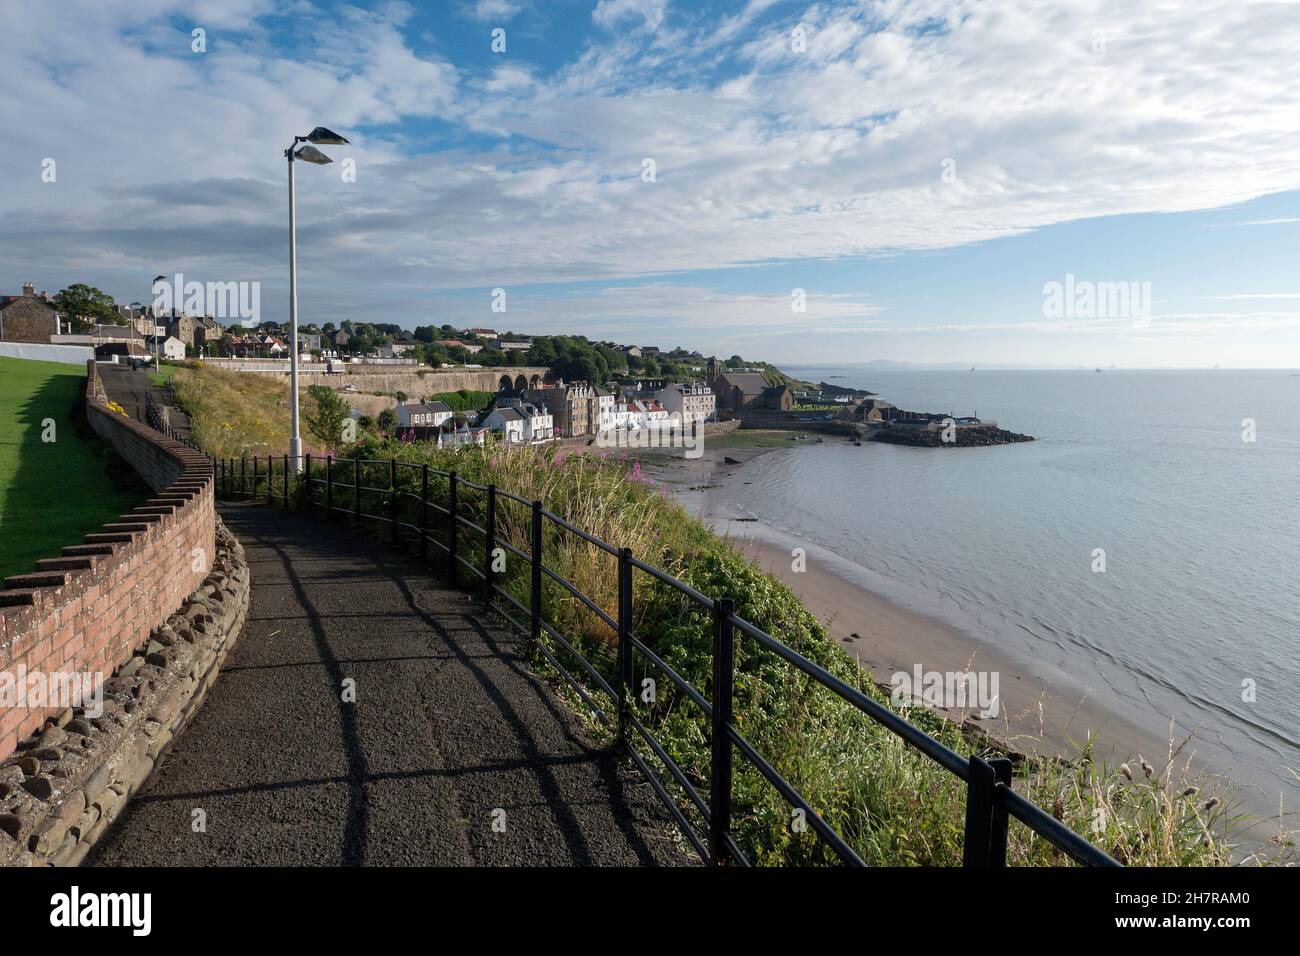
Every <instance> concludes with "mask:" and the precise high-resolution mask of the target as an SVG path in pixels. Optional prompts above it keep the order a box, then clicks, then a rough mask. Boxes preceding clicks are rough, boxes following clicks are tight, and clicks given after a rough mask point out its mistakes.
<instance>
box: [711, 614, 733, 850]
mask: <svg viewBox="0 0 1300 956" xmlns="http://www.w3.org/2000/svg"><path fill="white" fill-rule="evenodd" d="M734 610H735V605H734V604H733V603H732V601H731V599H730V598H717V599H715V600H714V602H713V739H712V744H713V760H712V766H711V767H710V768H709V855H710V856H711V857H712V862H713V864H714V865H715V866H725V865H726V864H728V863H729V862H730V861H731V854H730V851H729V850H728V849H727V839H728V837H729V836H730V833H731V761H732V749H731V738H730V737H729V736H728V730H729V728H730V727H731V692H732V680H733V678H734V676H735V669H736V647H735V640H736V631H735V625H733V624H732V622H731V615H732V613H733V611H734Z"/></svg>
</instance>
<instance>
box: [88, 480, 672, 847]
mask: <svg viewBox="0 0 1300 956" xmlns="http://www.w3.org/2000/svg"><path fill="white" fill-rule="evenodd" d="M222 517H223V518H224V519H225V521H226V524H227V526H228V527H229V528H230V530H231V531H233V532H234V533H235V535H236V536H238V537H239V539H240V541H242V542H243V545H244V548H245V549H246V551H247V558H248V564H249V568H250V570H251V574H252V603H251V606H250V609H249V617H248V621H247V623H246V624H245V625H244V631H243V634H242V635H241V636H240V638H239V641H238V643H237V644H236V645H235V647H234V650H233V651H232V652H231V655H230V657H229V658H227V660H226V666H225V667H224V668H223V669H222V672H221V676H220V678H219V679H218V681H217V683H216V684H215V685H214V686H213V688H212V689H211V690H210V691H209V693H208V697H207V700H206V702H205V703H204V705H203V707H202V709H201V710H200V711H199V713H198V715H197V716H196V717H195V720H194V722H193V723H192V724H191V725H190V727H189V728H188V729H187V730H186V731H185V733H184V734H183V735H182V736H181V737H180V738H178V740H177V741H176V743H175V745H174V746H173V748H172V751H171V753H170V755H169V756H168V757H167V760H166V761H165V762H164V763H163V765H162V767H161V768H160V769H159V770H158V771H157V772H156V773H155V775H154V777H153V780H152V781H151V782H150V784H149V785H148V787H147V788H146V790H145V791H144V792H143V793H141V794H140V795H139V796H138V797H137V798H136V799H135V800H134V801H133V802H132V803H131V805H130V807H129V808H128V809H127V810H126V812H125V813H124V814H123V816H122V818H121V819H120V820H119V821H118V822H117V824H115V826H114V829H113V830H112V831H111V833H110V834H109V835H108V836H107V837H106V839H105V841H104V842H103V843H102V844H101V845H100V847H99V848H97V849H96V851H95V852H94V853H93V854H92V857H91V858H90V860H88V863H91V864H98V865H197V866H205V865H245V864H255V865H263V864H269V865H277V864H278V865H298V864H306V865H354V864H399V865H426V866H427V865H488V866H501V865H570V864H576V865H595V864H600V865H639V864H678V863H683V862H685V860H684V858H683V857H682V856H681V854H680V853H679V852H678V850H677V849H676V847H675V844H674V842H673V840H672V838H671V835H670V827H671V822H670V821H668V819H667V815H666V813H664V812H663V810H662V807H660V806H659V804H658V803H657V801H656V799H655V796H654V794H653V792H652V791H651V790H650V788H649V786H648V785H647V784H646V783H644V781H642V780H641V778H640V777H639V776H637V775H636V772H635V771H634V770H628V769H625V768H621V767H620V766H619V765H618V762H617V761H616V760H615V759H614V757H613V755H612V754H611V753H610V752H609V751H608V750H605V749H600V748H597V747H595V746H594V745H593V744H592V743H591V742H590V741H589V740H588V739H587V738H586V737H585V736H584V734H583V733H582V731H581V730H580V728H579V727H578V725H577V723H576V721H575V720H574V718H573V717H572V715H571V714H570V712H569V711H568V710H567V709H566V707H565V705H564V704H563V703H561V702H560V701H558V700H557V699H556V698H555V696H554V695H553V694H552V692H551V691H550V690H549V689H548V687H547V686H546V685H545V684H544V683H543V682H541V681H540V680H538V679H537V678H535V677H534V676H532V674H531V673H530V671H529V670H528V668H527V667H526V665H525V663H524V661H523V659H522V658H521V656H520V654H521V652H522V650H523V645H522V643H520V641H519V638H518V637H517V636H516V635H515V634H514V633H513V632H511V631H508V630H506V629H504V628H500V627H498V626H496V625H494V624H485V623H484V622H483V620H482V618H481V616H480V615H479V614H477V613H476V611H477V610H478V605H477V604H476V602H475V601H474V600H473V599H471V598H470V597H469V596H468V595H466V594H464V593H463V592H460V591H456V590H451V589H449V588H446V587H444V586H442V585H441V584H440V583H439V582H437V581H436V580H435V579H433V578H432V577H430V576H429V574H428V573H427V571H426V570H425V569H424V568H423V567H422V566H421V565H419V564H417V563H415V562H414V561H412V560H409V559H407V558H405V557H403V556H401V555H399V554H398V553H397V552H395V551H393V550H390V549H388V548H387V547H385V546H384V545H382V544H378V543H375V542H372V541H370V540H369V539H368V538H366V537H365V536H363V535H360V534H356V533H354V532H351V531H349V530H347V529H346V528H343V527H339V526H335V525H329V524H325V523H323V522H320V521H316V520H314V519H311V518H305V517H302V516H296V515H285V514H282V513H278V512H273V511H271V510H270V509H268V508H265V507H264V506H258V505H223V506H222ZM345 679H350V680H353V681H355V687H356V702H355V703H344V702H343V700H342V688H343V685H344V681H345ZM196 809H201V810H203V811H204V812H205V814H206V824H207V832H206V833H195V832H194V831H193V828H192V826H191V822H192V820H193V819H194V816H193V811H194V810H196ZM499 811H504V816H502V815H501V813H500V812H499ZM494 812H495V819H496V820H497V821H503V822H504V825H505V829H504V832H497V831H496V830H494V828H493V821H494ZM498 826H499V824H498Z"/></svg>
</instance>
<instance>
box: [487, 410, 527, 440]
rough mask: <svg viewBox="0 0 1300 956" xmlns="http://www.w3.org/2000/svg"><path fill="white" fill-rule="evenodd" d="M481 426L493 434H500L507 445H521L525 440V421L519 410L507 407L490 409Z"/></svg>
mask: <svg viewBox="0 0 1300 956" xmlns="http://www.w3.org/2000/svg"><path fill="white" fill-rule="evenodd" d="M483 424H484V426H485V427H487V428H490V429H492V431H494V432H500V433H501V436H502V437H503V438H504V439H505V441H506V444H508V445H522V444H523V443H524V442H525V441H526V440H527V438H526V432H527V429H528V421H527V419H526V418H525V417H524V415H523V413H522V412H520V411H519V409H517V408H512V407H510V406H509V405H504V406H500V407H497V408H494V409H492V411H490V412H489V413H488V416H487V418H485V419H483Z"/></svg>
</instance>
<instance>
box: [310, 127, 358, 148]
mask: <svg viewBox="0 0 1300 956" xmlns="http://www.w3.org/2000/svg"><path fill="white" fill-rule="evenodd" d="M307 142H309V143H315V144H316V145H317V146H346V145H348V141H347V140H346V139H344V138H343V137H342V136H340V135H339V134H338V133H336V132H334V131H333V130H332V129H326V128H325V127H324V126H317V127H316V128H315V129H314V130H312V131H311V132H310V133H308V134H307Z"/></svg>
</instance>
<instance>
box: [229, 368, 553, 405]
mask: <svg viewBox="0 0 1300 956" xmlns="http://www.w3.org/2000/svg"><path fill="white" fill-rule="evenodd" d="M210 361H211V364H212V365H213V367H214V368H225V367H226V366H227V364H230V365H232V366H235V367H237V366H238V364H239V363H238V362H231V363H225V362H223V361H222V360H219V359H218V360H210ZM263 364H264V365H265V366H267V367H268V370H267V371H249V372H247V373H246V374H249V375H284V376H286V377H287V376H288V374H289V363H288V361H287V360H285V361H283V362H278V363H269V362H268V363H263ZM341 367H342V369H343V371H341V372H326V371H325V369H324V368H323V367H321V366H318V365H316V364H315V363H312V364H307V363H304V364H302V365H299V366H298V382H299V385H300V387H302V388H303V389H306V387H307V386H308V385H328V386H330V387H331V388H337V389H342V388H344V386H347V385H352V386H355V387H356V390H357V391H358V392H371V393H375V392H382V393H384V394H386V395H391V394H393V393H394V392H405V393H406V394H407V395H409V396H410V397H411V398H412V399H417V398H419V397H421V396H423V395H432V394H434V393H436V392H458V391H460V390H461V389H462V388H464V389H468V390H470V391H473V392H495V391H496V390H497V386H498V385H499V384H500V382H501V376H502V375H509V376H510V378H511V380H512V381H513V380H514V379H515V378H518V377H519V376H520V375H522V376H523V377H524V378H525V380H531V379H532V377H533V376H534V375H536V376H537V377H538V378H539V379H540V380H543V381H545V379H546V377H547V376H548V375H550V374H551V370H550V369H548V368H545V367H543V366H533V365H510V366H502V367H501V368H442V369H439V368H431V367H429V366H427V365H363V364H359V363H358V364H355V365H353V364H344V365H342V366H341ZM348 394H350V393H348Z"/></svg>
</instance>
